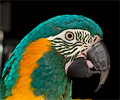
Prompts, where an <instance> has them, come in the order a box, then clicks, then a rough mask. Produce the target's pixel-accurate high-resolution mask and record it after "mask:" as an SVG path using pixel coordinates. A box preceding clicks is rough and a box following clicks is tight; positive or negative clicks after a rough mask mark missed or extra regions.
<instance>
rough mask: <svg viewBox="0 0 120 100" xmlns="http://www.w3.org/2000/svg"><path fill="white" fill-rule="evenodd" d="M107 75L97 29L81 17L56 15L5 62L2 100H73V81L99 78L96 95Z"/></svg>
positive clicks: (105, 56)
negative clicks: (74, 79) (94, 76)
mask: <svg viewBox="0 0 120 100" xmlns="http://www.w3.org/2000/svg"><path fill="white" fill-rule="evenodd" d="M109 71H110V56H109V53H108V50H107V47H106V46H105V44H104V42H103V32H102V29H101V28H100V26H99V25H98V24H97V23H96V22H94V21H93V20H91V19H90V18H88V17H85V16H83V15H76V14H74V15H70V14H65V15H57V16H55V17H53V18H50V19H48V20H46V21H44V22H42V23H40V24H39V25H38V26H36V27H35V28H34V29H33V30H32V31H31V32H30V33H28V34H27V35H26V36H25V37H24V38H23V39H22V40H21V41H20V43H19V44H18V45H17V46H16V48H15V50H14V51H13V53H12V54H11V56H10V57H9V58H8V60H7V62H6V63H5V65H4V69H3V71H2V77H1V99H2V100H72V99H73V98H72V83H73V81H72V78H89V77H92V76H93V75H96V74H99V75H100V82H99V84H98V87H97V89H96V90H95V92H97V91H98V90H99V89H100V88H101V87H102V86H103V84H104V83H105V81H106V79H107V77H108V74H109ZM86 100H88V99H87V98H86Z"/></svg>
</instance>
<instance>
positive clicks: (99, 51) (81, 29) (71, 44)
mask: <svg viewBox="0 0 120 100" xmlns="http://www.w3.org/2000/svg"><path fill="white" fill-rule="evenodd" d="M69 17H72V16H69ZM73 17H78V19H79V20H80V19H81V21H79V22H78V21H77V20H78V19H77V18H76V19H72V20H73V21H72V22H71V23H67V25H68V26H70V25H72V26H73V27H72V28H71V26H70V27H68V28H67V29H65V30H63V31H62V32H60V33H59V34H57V35H55V36H50V37H48V38H47V39H48V40H50V41H51V42H52V47H53V48H55V50H56V52H57V53H59V54H60V55H62V56H64V60H65V61H66V63H65V73H66V75H67V76H68V77H69V78H71V79H72V78H87V77H90V76H93V75H95V74H101V76H100V82H99V86H98V87H97V89H96V90H95V92H97V91H98V90H99V89H100V88H101V87H102V85H103V84H104V83H105V81H106V79H107V77H108V74H109V69H110V57H109V54H108V51H107V49H106V46H105V45H104V43H103V38H102V37H103V33H102V30H101V28H100V27H99V26H98V24H96V23H95V22H94V21H92V20H91V19H89V18H87V17H84V16H73ZM63 20H68V19H63ZM63 27H66V25H65V26H64V25H63ZM61 28H62V27H58V29H61Z"/></svg>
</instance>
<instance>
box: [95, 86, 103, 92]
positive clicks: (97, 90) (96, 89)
mask: <svg viewBox="0 0 120 100" xmlns="http://www.w3.org/2000/svg"><path fill="white" fill-rule="evenodd" d="M102 86H103V84H99V86H98V87H97V89H96V90H95V91H94V92H97V91H98V90H99V89H100V88H101V87H102Z"/></svg>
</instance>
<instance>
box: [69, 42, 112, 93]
mask: <svg viewBox="0 0 120 100" xmlns="http://www.w3.org/2000/svg"><path fill="white" fill-rule="evenodd" d="M87 59H88V60H90V61H91V62H92V64H93V65H94V67H93V68H94V70H93V69H92V70H91V69H90V68H89V67H88V65H87V63H86V60H85V59H84V58H83V57H79V58H77V59H75V60H74V61H73V62H72V64H71V65H70V66H69V67H68V71H67V76H68V77H70V78H85V77H90V76H92V75H94V74H97V73H101V76H100V82H99V85H98V87H97V89H96V90H95V92H97V91H98V90H99V89H100V88H101V87H102V85H103V84H104V83H105V81H106V79H107V77H108V74H109V70H110V57H109V53H108V51H107V48H106V46H105V45H104V43H103V42H102V41H100V42H98V43H96V44H95V45H94V46H92V47H91V48H90V49H89V50H88V51H87Z"/></svg>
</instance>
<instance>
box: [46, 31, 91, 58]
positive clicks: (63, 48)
mask: <svg viewBox="0 0 120 100" xmlns="http://www.w3.org/2000/svg"><path fill="white" fill-rule="evenodd" d="M47 39H48V40H50V41H52V45H53V46H54V47H55V49H56V50H57V52H59V53H60V54H61V55H64V57H71V59H72V58H74V57H75V56H77V55H78V54H81V53H82V52H84V51H85V50H86V49H87V48H88V47H89V46H90V45H91V44H92V43H93V37H92V36H91V34H90V32H89V31H87V30H81V29H67V30H64V31H62V32H61V33H59V34H58V35H56V36H50V37H48V38H47Z"/></svg>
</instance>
